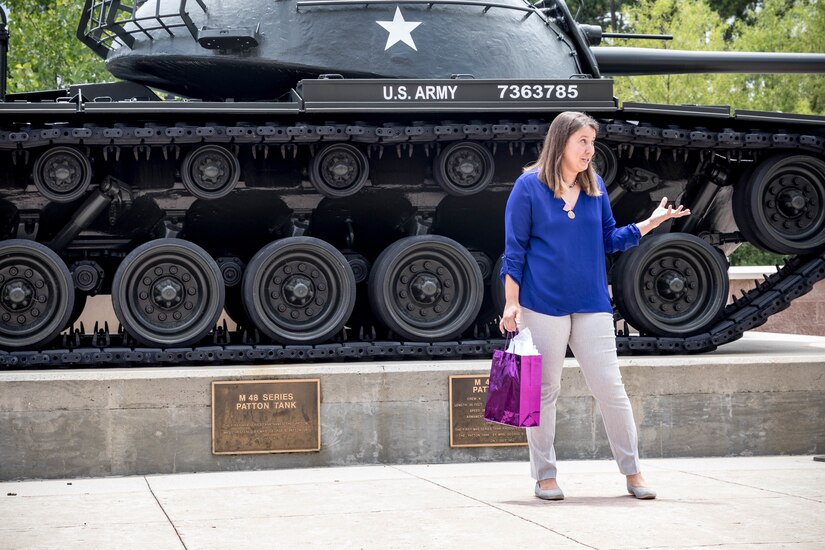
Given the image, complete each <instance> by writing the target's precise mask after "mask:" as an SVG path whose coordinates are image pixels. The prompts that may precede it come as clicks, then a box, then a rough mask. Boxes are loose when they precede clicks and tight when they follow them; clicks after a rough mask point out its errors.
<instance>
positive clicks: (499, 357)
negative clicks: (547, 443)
mask: <svg viewBox="0 0 825 550" xmlns="http://www.w3.org/2000/svg"><path fill="white" fill-rule="evenodd" d="M505 350H506V348H505V349H504V350H496V351H495V352H494V353H493V363H492V365H491V366H490V387H489V389H488V390H487V407H486V408H485V409H484V420H488V421H490V422H498V423H500V424H509V425H510V426H518V427H520V428H529V427H532V426H538V425H539V417H540V414H541V355H524V356H522V355H517V354H515V353H510V352H508V351H505Z"/></svg>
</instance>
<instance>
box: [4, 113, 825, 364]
mask: <svg viewBox="0 0 825 550" xmlns="http://www.w3.org/2000/svg"><path fill="white" fill-rule="evenodd" d="M190 130H191V131H190ZM546 130H547V124H546V123H543V122H539V121H529V122H528V123H527V124H522V123H513V122H511V121H499V122H498V123H475V122H474V123H471V124H460V123H441V124H421V123H416V124H414V125H413V126H404V125H400V124H399V125H394V124H384V125H382V126H352V125H343V124H333V123H326V124H324V125H310V124H300V123H299V124H295V125H293V126H281V125H275V126H271V125H267V126H257V127H256V126H254V125H240V126H219V125H209V126H204V127H194V126H191V125H185V124H178V125H175V124H171V125H168V126H150V125H147V126H145V127H144V126H140V127H138V126H129V125H125V124H118V125H117V126H116V127H114V126H113V127H108V128H107V127H101V126H96V125H91V124H90V125H88V126H87V127H79V128H61V129H59V130H57V129H42V130H39V129H29V130H27V129H22V130H21V131H18V132H9V131H0V150H15V151H19V152H24V151H25V150H26V149H28V148H31V147H35V146H41V145H46V144H52V145H76V146H84V145H88V146H92V145H94V146H106V147H111V148H119V147H132V148H133V149H134V151H135V155H138V154H139V152H140V151H145V150H148V148H150V147H158V146H172V147H174V146H175V145H176V144H183V143H221V144H230V145H239V146H240V145H249V144H253V145H257V146H274V147H276V148H277V147H280V149H281V153H282V154H284V155H286V154H287V152H288V151H289V149H291V148H294V147H297V146H308V145H312V144H314V143H318V142H322V141H343V140H352V141H354V142H360V143H368V144H372V145H374V146H376V147H378V148H380V149H383V147H385V146H390V147H391V146H394V147H395V148H396V149H397V152H398V154H399V155H401V154H402V152H403V151H404V149H405V148H406V147H410V146H414V145H421V144H430V145H432V144H435V143H437V142H441V141H456V140H462V139H468V140H483V141H491V142H493V143H495V144H496V146H503V147H510V148H511V150H512V148H513V147H521V148H524V147H525V145H526V144H531V142H534V143H532V144H531V145H534V144H535V143H537V142H538V141H539V140H540V139H542V138H543V136H544V134H545V133H546ZM342 132H343V134H344V137H343V139H341V138H340V137H337V136H341V134H342ZM599 139H600V140H602V141H606V142H607V143H610V144H614V145H621V144H626V145H629V144H630V143H631V142H632V143H633V145H630V147H631V149H632V147H638V146H639V144H641V146H642V147H648V146H650V147H654V148H655V149H672V150H673V152H674V154H676V152H677V151H686V150H691V149H692V150H703V151H713V152H716V153H719V154H721V155H723V156H725V155H727V156H730V155H731V153H735V152H736V151H739V152H740V153H739V154H741V151H743V150H744V151H749V150H753V151H755V150H760V151H765V150H766V149H774V150H775V151H779V150H781V151H789V150H790V151H794V150H803V151H813V152H816V153H820V154H822V153H823V152H825V139H823V138H822V137H821V136H817V135H799V134H795V133H794V134H790V133H787V132H784V131H780V132H776V133H769V132H764V131H755V130H752V131H749V132H737V131H734V130H724V131H722V132H716V131H710V130H708V129H706V128H699V127H697V128H694V129H684V128H678V129H674V128H673V127H669V128H657V127H654V126H650V125H638V126H637V125H633V124H628V123H625V122H623V121H621V120H614V121H612V122H609V123H606V124H603V126H602V130H601V131H600V135H599ZM381 152H383V150H382V151H381ZM630 154H632V150H631V153H630ZM645 154H647V152H646V153H645ZM823 278H825V251H822V252H820V253H818V254H811V255H804V256H795V257H792V258H790V259H789V260H787V261H786V262H785V265H784V266H782V267H777V271H776V273H773V274H771V275H769V276H766V277H765V278H764V280H763V281H761V282H756V286H755V288H753V289H752V290H750V291H749V292H743V295H742V296H741V297H735V296H734V297H733V303H731V304H729V305H728V306H726V308H725V309H724V313H723V316H722V317H721V319H720V320H719V321H718V322H716V323H715V324H714V325H713V326H712V327H711V328H710V329H709V330H708V331H707V332H704V333H702V334H698V335H695V336H690V337H685V338H666V337H654V336H645V335H631V334H628V331H627V327H626V326H625V327H624V328H618V330H617V338H616V340H617V342H616V343H617V350H618V353H619V354H620V355H631V354H675V353H700V352H707V351H711V350H713V349H715V348H716V347H717V346H720V345H723V344H726V343H728V342H732V341H734V340H736V339H738V338H740V337H741V336H742V333H743V332H745V331H746V330H751V329H754V328H756V327H758V326H760V325H762V324H764V323H765V322H766V321H767V319H768V317H770V316H771V315H773V314H775V313H777V312H779V311H782V310H783V309H786V308H787V307H788V306H789V305H790V303H791V302H792V301H793V300H794V299H796V298H798V297H799V296H802V295H804V294H806V293H807V292H809V291H810V290H811V289H812V287H813V285H814V284H815V283H816V282H817V281H820V280H822V279H823ZM364 332H365V331H364V330H363V328H362V330H361V331H360V334H359V336H358V338H356V339H351V338H349V337H347V336H346V330H345V331H344V333H343V334H341V335H340V336H339V337H338V338H337V340H336V341H335V342H332V343H327V344H319V345H285V346H281V345H271V344H267V343H266V342H264V341H262V339H261V337H260V336H259V335H258V333H257V331H252V332H249V331H236V332H228V331H227V330H226V327H225V326H224V327H218V328H216V330H215V331H214V332H213V333H211V334H210V336H209V337H207V339H206V341H203V342H201V343H200V344H199V345H197V346H194V347H186V348H167V349H159V348H144V347H138V346H136V345H135V343H134V341H133V340H132V339H131V338H130V337H129V336H128V335H127V334H123V333H122V332H119V333H113V332H110V331H109V329H108V327H104V328H98V327H97V326H95V330H94V332H93V333H90V334H87V333H85V332H84V331H83V330H82V328H74V327H72V329H71V330H70V331H69V333H68V334H63V335H61V337H60V338H59V340H57V341H55V344H56V345H57V346H59V348H57V347H56V348H55V349H47V350H40V351H13V352H4V351H0V368H6V369H9V368H11V369H16V368H21V367H73V366H87V365H121V364H132V365H157V364H210V363H221V364H226V363H247V362H271V363H281V362H312V361H347V360H349V361H365V360H374V359H376V358H381V359H425V360H426V359H433V358H454V359H460V358H474V357H475V358H480V357H489V355H490V354H491V353H492V352H493V350H495V349H500V348H501V347H502V346H503V344H504V341H503V339H501V338H496V337H493V336H494V335H495V334H494V333H495V332H497V330H496V328H495V326H494V325H493V323H490V324H487V325H484V326H478V325H477V326H476V328H475V336H476V338H474V339H471V340H459V341H450V342H401V341H392V340H387V341H382V340H378V339H376V335H375V331H374V330H372V333H371V334H367V335H365V334H364ZM367 332H369V331H367Z"/></svg>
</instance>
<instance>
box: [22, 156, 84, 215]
mask: <svg viewBox="0 0 825 550" xmlns="http://www.w3.org/2000/svg"><path fill="white" fill-rule="evenodd" d="M32 177H33V178H34V185H35V187H37V190H38V191H40V193H41V194H42V195H43V196H44V197H46V198H47V199H49V200H52V201H54V202H72V201H73V200H76V199H78V198H80V197H82V196H83V195H84V193H86V189H88V188H89V183H90V182H91V181H92V163H91V162H90V161H89V159H88V158H86V155H84V154H83V153H81V152H80V151H78V150H77V149H75V148H74V147H65V146H59V147H52V148H51V149H49V150H47V151H46V152H44V153H43V154H42V155H40V158H38V159H37V161H36V162H35V163H34V168H33V169H32Z"/></svg>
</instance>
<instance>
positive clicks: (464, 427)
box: [450, 374, 527, 447]
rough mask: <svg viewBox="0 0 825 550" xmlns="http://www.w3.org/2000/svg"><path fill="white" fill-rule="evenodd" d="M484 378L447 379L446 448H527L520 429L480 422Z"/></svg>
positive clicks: (486, 383) (486, 385) (487, 379)
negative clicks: (520, 446) (447, 435)
mask: <svg viewBox="0 0 825 550" xmlns="http://www.w3.org/2000/svg"><path fill="white" fill-rule="evenodd" d="M489 387H490V376H489V375H488V374H462V375H459V376H450V447H503V446H515V445H527V432H525V431H524V428H516V427H515V426H507V425H505V424H497V423H495V422H488V421H486V420H484V407H485V406H486V405H487V389H488V388H489Z"/></svg>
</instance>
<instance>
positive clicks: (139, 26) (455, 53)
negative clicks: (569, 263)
mask: <svg viewBox="0 0 825 550" xmlns="http://www.w3.org/2000/svg"><path fill="white" fill-rule="evenodd" d="M544 5H546V6H547V7H546V8H543V9H538V8H536V7H534V6H533V5H531V4H530V3H528V2H526V1H525V0H501V1H498V2H484V1H470V0H461V1H459V0H437V1H435V2H433V1H430V0H406V1H402V2H390V1H388V0H366V1H364V2H354V1H352V0H284V1H279V2H248V1H246V0H224V1H222V2H214V1H211V2H210V1H209V0H197V1H191V0H189V1H187V0H148V1H146V2H130V1H121V0H110V1H104V2H91V1H87V2H86V8H85V12H84V13H85V16H84V18H83V20H82V21H81V25H80V27H79V29H78V35H79V36H80V38H81V39H82V40H83V41H84V42H85V43H86V44H88V45H89V46H90V47H91V48H92V49H93V50H94V51H95V52H96V53H97V54H98V55H100V56H101V57H103V58H104V59H106V64H107V68H108V69H109V71H111V72H112V74H114V75H115V76H117V77H119V78H123V79H125V80H130V81H135V82H141V83H144V84H146V85H150V86H156V87H159V88H162V89H165V90H170V91H173V92H176V93H179V94H183V95H188V96H192V97H199V98H204V99H207V98H230V97H231V98H235V99H250V100H255V99H270V98H273V97H277V96H278V95H280V94H282V93H285V92H287V91H289V89H290V88H291V87H293V86H295V84H296V83H297V82H298V81H299V80H301V79H305V78H316V77H318V76H319V75H321V74H328V73H335V74H340V75H342V76H343V77H345V78H425V79H444V78H450V76H451V75H455V74H462V75H470V76H472V77H474V78H477V79H487V78H505V79H570V78H574V77H577V76H588V77H600V76H602V75H605V76H609V75H628V74H634V75H638V74H666V73H706V72H751V73H754V72H821V71H823V70H825V55H816V54H750V53H728V52H701V53H700V52H685V51H673V50H660V51H656V50H649V49H641V48H610V47H595V48H594V47H592V45H594V44H598V43H599V42H600V41H601V38H602V36H603V33H602V31H601V29H600V28H598V27H594V26H591V25H578V24H577V23H576V22H575V21H574V20H573V18H572V17H571V15H570V12H569V11H568V9H567V6H566V5H565V4H564V3H563V2H545V3H544ZM613 36H615V35H613ZM218 75H220V76H218Z"/></svg>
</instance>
